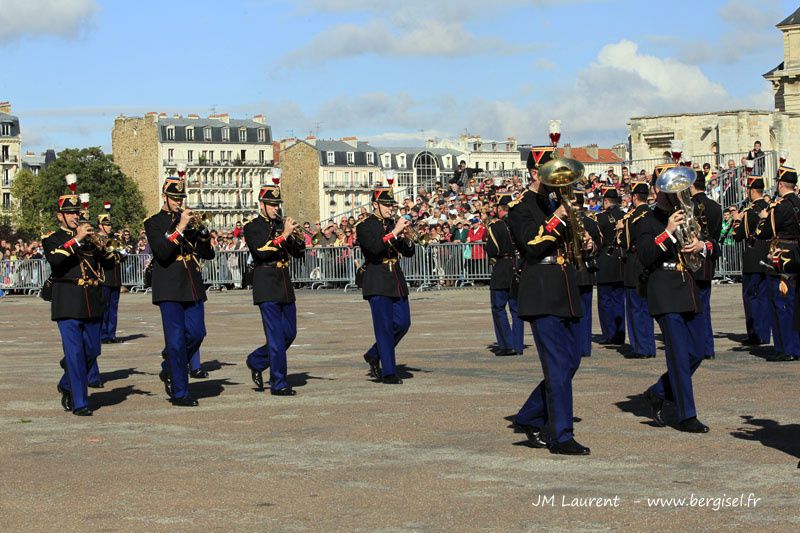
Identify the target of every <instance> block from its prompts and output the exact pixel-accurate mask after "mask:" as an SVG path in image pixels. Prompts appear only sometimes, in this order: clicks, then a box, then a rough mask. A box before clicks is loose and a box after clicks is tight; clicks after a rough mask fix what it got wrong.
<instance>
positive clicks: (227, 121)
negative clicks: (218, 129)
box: [208, 113, 231, 124]
mask: <svg viewBox="0 0 800 533" xmlns="http://www.w3.org/2000/svg"><path fill="white" fill-rule="evenodd" d="M208 118H212V117H208ZM213 118H215V119H217V120H221V121H222V122H224V123H225V124H230V123H231V118H230V117H229V116H228V114H227V113H220V114H218V115H215V116H214V117H213Z"/></svg>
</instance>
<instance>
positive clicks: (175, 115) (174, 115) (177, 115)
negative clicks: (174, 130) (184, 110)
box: [172, 113, 183, 118]
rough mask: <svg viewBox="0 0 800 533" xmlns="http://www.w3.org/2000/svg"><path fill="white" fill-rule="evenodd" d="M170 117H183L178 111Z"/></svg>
mask: <svg viewBox="0 0 800 533" xmlns="http://www.w3.org/2000/svg"><path fill="white" fill-rule="evenodd" d="M172 118H183V117H182V116H180V115H179V114H178V113H173V114H172Z"/></svg>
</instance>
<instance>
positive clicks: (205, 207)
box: [192, 202, 257, 211]
mask: <svg viewBox="0 0 800 533" xmlns="http://www.w3.org/2000/svg"><path fill="white" fill-rule="evenodd" d="M192 210H194V211H256V210H257V206H256V205H255V203H254V204H253V205H247V204H245V203H244V202H241V203H237V202H198V203H197V204H195V205H194V206H192Z"/></svg>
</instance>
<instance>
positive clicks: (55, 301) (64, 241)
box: [42, 228, 103, 320]
mask: <svg viewBox="0 0 800 533" xmlns="http://www.w3.org/2000/svg"><path fill="white" fill-rule="evenodd" d="M42 247H43V248H44V255H45V257H46V258H47V262H48V263H50V268H51V269H52V271H53V274H52V279H53V296H52V300H51V302H50V318H51V319H52V320H62V319H67V318H74V319H83V320H85V319H93V318H102V316H103V291H102V289H101V288H100V283H101V281H102V278H103V265H102V264H101V257H100V252H99V251H98V250H97V248H95V247H94V246H93V245H91V244H78V243H77V241H75V232H73V231H71V230H67V229H63V228H62V229H59V230H58V231H55V232H53V233H51V234H50V235H49V236H48V237H46V238H45V239H44V240H43V241H42Z"/></svg>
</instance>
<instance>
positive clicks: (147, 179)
mask: <svg viewBox="0 0 800 533" xmlns="http://www.w3.org/2000/svg"><path fill="white" fill-rule="evenodd" d="M111 142H112V151H113V153H114V162H115V163H116V164H117V165H119V166H120V168H121V169H122V171H123V172H124V173H125V174H127V175H128V176H130V177H131V178H133V179H134V180H135V181H136V183H137V184H138V185H139V189H140V190H141V191H142V195H143V196H144V200H145V207H146V209H147V212H148V213H152V212H155V211H156V210H158V209H159V206H160V205H161V184H162V183H163V181H164V178H165V177H166V176H169V175H175V174H176V173H177V170H178V166H179V165H185V166H186V186H187V204H188V206H189V207H191V208H192V209H195V210H197V211H202V212H203V213H206V214H208V215H209V216H210V217H211V220H212V226H213V227H215V228H230V227H232V226H233V225H234V224H235V223H236V222H238V221H243V220H245V219H247V218H249V217H251V216H253V215H255V214H256V213H257V212H258V208H257V201H258V189H259V188H260V187H261V185H263V184H264V183H267V182H268V181H269V180H270V179H271V172H272V166H273V146H272V131H271V128H270V127H269V126H268V125H267V124H266V123H265V121H264V117H263V116H262V115H256V116H255V117H253V118H252V119H249V120H241V119H231V118H230V117H229V116H228V114H227V113H223V114H218V115H211V116H209V117H208V118H201V117H199V116H198V115H188V116H187V117H182V116H180V115H173V116H172V117H168V116H167V115H166V113H160V114H159V113H148V114H147V115H145V116H144V117H123V116H121V117H118V118H117V119H116V120H115V121H114V129H113V130H112V133H111Z"/></svg>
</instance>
